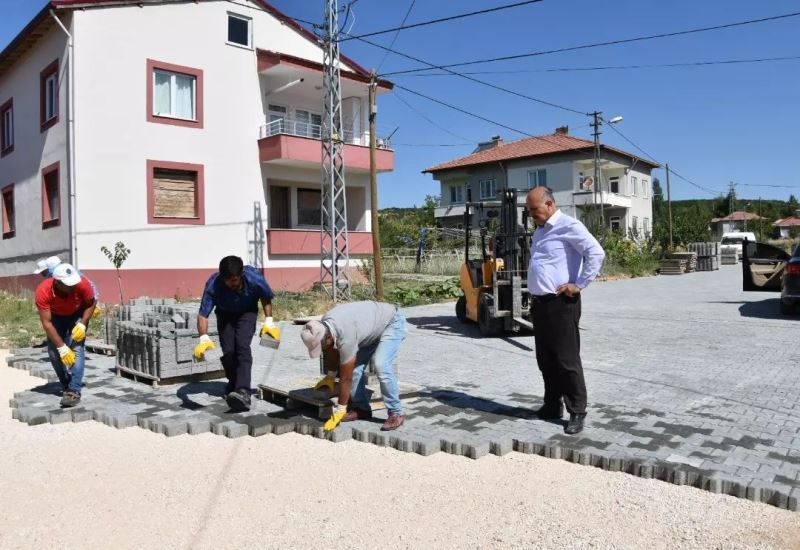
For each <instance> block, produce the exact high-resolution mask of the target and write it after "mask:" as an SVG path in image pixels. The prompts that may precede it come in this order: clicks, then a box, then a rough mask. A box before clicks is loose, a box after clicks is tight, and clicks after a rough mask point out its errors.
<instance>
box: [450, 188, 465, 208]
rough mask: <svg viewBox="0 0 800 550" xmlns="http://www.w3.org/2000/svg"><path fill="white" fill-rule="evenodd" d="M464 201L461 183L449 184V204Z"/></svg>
mask: <svg viewBox="0 0 800 550" xmlns="http://www.w3.org/2000/svg"><path fill="white" fill-rule="evenodd" d="M461 202H464V187H462V186H461V185H451V186H450V204H458V203H461Z"/></svg>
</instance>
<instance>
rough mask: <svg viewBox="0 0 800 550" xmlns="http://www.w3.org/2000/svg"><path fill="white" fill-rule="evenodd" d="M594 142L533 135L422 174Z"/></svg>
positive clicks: (587, 146) (588, 146)
mask: <svg viewBox="0 0 800 550" xmlns="http://www.w3.org/2000/svg"><path fill="white" fill-rule="evenodd" d="M592 147H594V143H593V142H592V141H590V140H588V139H583V138H579V137H574V136H570V135H565V134H550V135H546V136H534V137H529V138H524V139H520V140H517V141H512V142H509V143H503V144H500V145H497V146H495V147H492V148H491V149H486V150H484V151H479V152H477V153H473V154H471V155H467V156H466V157H461V158H457V159H454V160H451V161H448V162H444V163H442V164H437V165H436V166H431V167H430V168H426V169H425V170H423V173H426V172H428V173H432V172H440V171H442V170H450V169H453V168H463V167H465V166H475V165H478V164H488V163H492V162H499V161H504V160H514V159H523V158H530V157H539V156H545V155H552V154H556V153H565V152H568V151H578V150H585V149H591V148H592ZM600 147H601V148H602V149H605V150H608V151H613V152H615V153H618V154H621V155H624V156H626V157H631V158H632V159H636V160H638V161H639V162H642V163H644V164H647V165H649V166H652V167H653V168H658V167H659V166H660V165H659V164H657V163H654V162H652V161H649V160H645V159H643V158H640V157H637V156H636V155H632V154H630V153H628V152H626V151H623V150H622V149H617V148H615V147H609V146H608V145H601V146H600Z"/></svg>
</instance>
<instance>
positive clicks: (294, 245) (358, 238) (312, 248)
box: [267, 229, 372, 256]
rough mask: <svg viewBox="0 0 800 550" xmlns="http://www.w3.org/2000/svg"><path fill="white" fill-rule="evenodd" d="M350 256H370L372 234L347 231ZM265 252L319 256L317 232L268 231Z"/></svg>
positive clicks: (301, 230)
mask: <svg viewBox="0 0 800 550" xmlns="http://www.w3.org/2000/svg"><path fill="white" fill-rule="evenodd" d="M347 235H348V238H349V241H350V242H349V245H350V254H372V233H369V232H367V231H348V233H347ZM267 250H268V251H269V254H270V256H272V255H278V254H302V255H309V256H319V253H320V252H319V251H320V242H319V231H308V230H303V229H268V230H267Z"/></svg>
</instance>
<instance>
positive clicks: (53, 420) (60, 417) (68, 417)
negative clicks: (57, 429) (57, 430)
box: [49, 410, 72, 424]
mask: <svg viewBox="0 0 800 550" xmlns="http://www.w3.org/2000/svg"><path fill="white" fill-rule="evenodd" d="M49 421H50V424H63V423H65V422H72V414H71V413H70V412H69V411H66V410H64V411H58V412H51V413H50V417H49Z"/></svg>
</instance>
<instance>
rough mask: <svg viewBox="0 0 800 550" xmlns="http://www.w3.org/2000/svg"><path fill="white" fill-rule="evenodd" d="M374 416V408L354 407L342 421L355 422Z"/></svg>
mask: <svg viewBox="0 0 800 550" xmlns="http://www.w3.org/2000/svg"><path fill="white" fill-rule="evenodd" d="M371 418H372V410H370V409H359V408H355V407H353V408H352V409H350V410H349V411H347V414H345V415H344V418H342V422H353V421H354V420H370V419H371Z"/></svg>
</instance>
